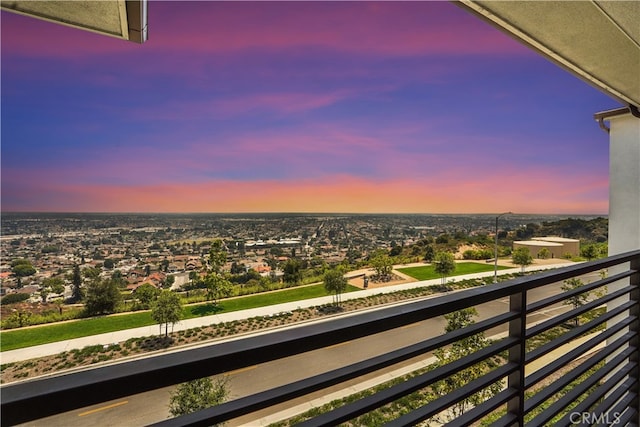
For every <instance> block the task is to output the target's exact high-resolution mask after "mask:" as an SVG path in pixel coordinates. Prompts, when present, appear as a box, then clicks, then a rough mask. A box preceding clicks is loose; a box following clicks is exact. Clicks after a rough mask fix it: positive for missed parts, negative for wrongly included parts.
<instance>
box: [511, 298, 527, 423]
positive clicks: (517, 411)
mask: <svg viewBox="0 0 640 427" xmlns="http://www.w3.org/2000/svg"><path fill="white" fill-rule="evenodd" d="M509 310H510V311H511V312H512V313H514V312H515V313H518V314H519V316H518V318H516V319H514V320H512V321H511V322H509V337H510V338H517V339H518V344H517V345H515V346H513V347H511V348H510V349H509V363H516V364H517V365H518V366H519V369H518V370H517V371H516V372H514V373H512V374H511V375H509V377H508V378H507V387H509V388H513V389H516V390H518V395H517V396H516V397H514V398H513V399H511V400H509V402H508V403H507V412H509V413H510V414H513V415H514V416H515V417H516V420H517V423H518V425H519V426H521V427H522V426H524V377H525V353H526V328H527V290H526V289H522V291H521V292H518V293H516V294H512V295H511V296H510V297H509Z"/></svg>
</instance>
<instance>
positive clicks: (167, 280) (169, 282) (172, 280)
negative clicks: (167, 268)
mask: <svg viewBox="0 0 640 427" xmlns="http://www.w3.org/2000/svg"><path fill="white" fill-rule="evenodd" d="M175 282H176V276H171V275H169V276H167V277H166V278H165V279H164V285H163V287H165V288H167V289H171V286H173V284H174V283H175Z"/></svg>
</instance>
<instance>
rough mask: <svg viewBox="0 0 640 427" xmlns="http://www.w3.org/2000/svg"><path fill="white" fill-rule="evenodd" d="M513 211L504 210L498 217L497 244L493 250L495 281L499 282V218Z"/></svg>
mask: <svg viewBox="0 0 640 427" xmlns="http://www.w3.org/2000/svg"><path fill="white" fill-rule="evenodd" d="M512 213H513V212H504V213H501V214H500V215H498V216H497V217H496V245H495V248H494V252H493V283H498V220H499V219H500V217H502V216H505V215H510V214H512Z"/></svg>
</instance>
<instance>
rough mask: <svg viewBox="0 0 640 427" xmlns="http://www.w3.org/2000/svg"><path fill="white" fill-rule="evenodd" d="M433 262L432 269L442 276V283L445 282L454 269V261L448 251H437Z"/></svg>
mask: <svg viewBox="0 0 640 427" xmlns="http://www.w3.org/2000/svg"><path fill="white" fill-rule="evenodd" d="M433 264H434V267H433V269H434V271H435V272H436V273H438V274H439V275H440V277H442V284H443V285H444V284H445V282H446V279H447V276H448V275H450V274H451V273H453V272H454V271H456V261H455V258H454V257H453V254H452V253H450V252H438V253H437V254H436V256H435V259H434V261H433Z"/></svg>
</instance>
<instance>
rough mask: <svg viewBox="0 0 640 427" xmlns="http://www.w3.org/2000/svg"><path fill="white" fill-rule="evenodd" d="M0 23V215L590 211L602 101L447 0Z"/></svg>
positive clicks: (599, 208)
mask: <svg viewBox="0 0 640 427" xmlns="http://www.w3.org/2000/svg"><path fill="white" fill-rule="evenodd" d="M1 16H2V39H1V43H2V46H1V48H2V69H1V70H2V210H3V211H66V212H68V211H83V212H91V211H95V212H389V213H394V212H398V213H400V212H416V213H441V212H448V213H484V212H487V213H490V212H503V211H513V212H518V213H567V214H579V213H589V214H599V213H607V210H608V137H607V135H606V134H605V133H604V132H602V131H601V130H600V129H599V128H598V125H597V124H596V122H595V121H594V120H593V113H595V112H597V111H601V110H606V109H609V108H614V107H617V106H618V104H617V103H616V101H614V100H612V99H610V98H608V97H607V96H605V95H603V94H601V93H600V92H598V91H597V90H596V89H594V88H592V87H591V86H589V85H587V84H586V83H583V82H582V81H580V80H579V79H577V78H576V77H573V76H572V75H569V74H568V73H567V72H565V71H563V70H561V69H560V68H558V67H557V66H555V65H553V64H551V63H550V62H548V61H547V60H545V59H543V58H541V57H539V56H538V55H536V54H535V53H533V52H532V51H530V50H529V49H527V48H525V47H524V46H522V45H520V44H519V43H518V42H516V41H514V40H512V39H511V38H509V37H508V36H506V35H504V34H503V33H501V32H500V31H498V30H496V29H494V28H493V27H491V26H489V25H488V24H486V23H485V22H483V21H480V20H479V19H477V18H475V17H474V16H472V15H470V14H469V13H467V12H465V11H464V10H462V9H460V8H458V7H456V6H455V5H453V4H451V3H442V2H376V3H367V2H354V3H348V2H314V3H311V2H257V3H252V2H235V3H231V2H193V3H185V2H180V3H179V4H178V3H173V2H151V4H150V5H149V28H150V31H149V41H148V42H147V43H145V44H143V45H138V44H135V43H130V42H125V41H121V40H118V39H113V38H109V37H105V36H99V35H95V34H92V33H88V32H81V31H79V30H74V29H70V28H66V27H63V26H58V25H54V24H50V23H47V22H43V21H38V20H35V19H30V18H25V17H22V16H18V15H14V14H11V13H7V12H2V15H1Z"/></svg>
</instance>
